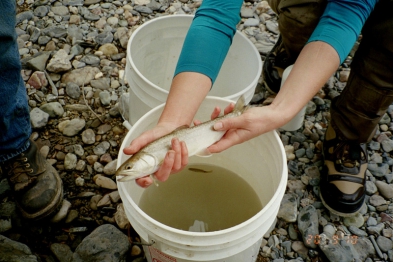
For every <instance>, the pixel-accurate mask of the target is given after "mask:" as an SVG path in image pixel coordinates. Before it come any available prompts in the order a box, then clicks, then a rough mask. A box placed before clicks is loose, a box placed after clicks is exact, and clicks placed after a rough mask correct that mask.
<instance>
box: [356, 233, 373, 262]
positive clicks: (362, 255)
mask: <svg viewBox="0 0 393 262" xmlns="http://www.w3.org/2000/svg"><path fill="white" fill-rule="evenodd" d="M352 241H353V242H352V244H353V247H354V248H355V249H356V250H357V253H358V254H359V259H360V261H365V259H366V258H367V257H374V256H375V249H374V247H373V244H372V243H371V241H370V240H369V239H368V238H366V237H358V238H357V239H356V238H354V237H353V238H352Z"/></svg>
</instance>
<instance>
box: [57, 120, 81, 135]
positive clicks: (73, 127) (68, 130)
mask: <svg viewBox="0 0 393 262" xmlns="http://www.w3.org/2000/svg"><path fill="white" fill-rule="evenodd" d="M85 125H86V121H85V120H84V119H79V118H74V119H72V120H71V121H70V122H68V123H67V124H66V126H65V127H64V130H63V135H65V136H75V135H77V134H78V133H79V132H80V131H81V130H82V129H83V128H85Z"/></svg>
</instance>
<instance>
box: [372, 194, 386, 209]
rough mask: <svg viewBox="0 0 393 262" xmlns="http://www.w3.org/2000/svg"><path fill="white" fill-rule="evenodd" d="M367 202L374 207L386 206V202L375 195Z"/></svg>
mask: <svg viewBox="0 0 393 262" xmlns="http://www.w3.org/2000/svg"><path fill="white" fill-rule="evenodd" d="M369 201H370V204H371V205H373V206H375V207H377V206H380V205H384V204H386V200H385V199H384V198H383V197H382V196H380V195H376V194H375V195H372V196H371V197H370V200H369Z"/></svg>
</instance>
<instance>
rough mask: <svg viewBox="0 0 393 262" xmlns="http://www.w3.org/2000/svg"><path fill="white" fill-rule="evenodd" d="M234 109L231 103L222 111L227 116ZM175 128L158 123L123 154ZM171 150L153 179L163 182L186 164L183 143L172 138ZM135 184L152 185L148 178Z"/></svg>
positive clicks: (215, 111) (137, 148)
mask: <svg viewBox="0 0 393 262" xmlns="http://www.w3.org/2000/svg"><path fill="white" fill-rule="evenodd" d="M233 108H234V104H233V103H231V104H230V105H228V106H227V107H226V108H225V109H224V113H225V114H227V113H229V112H231V111H232V110H233ZM220 112H221V109H220V108H219V107H215V108H214V110H213V112H212V114H211V119H214V118H216V117H218V116H219V114H220ZM200 123H201V121H199V120H195V121H194V125H199V124H200ZM174 129H175V126H173V125H172V124H166V123H160V124H158V125H157V126H155V127H154V128H153V129H151V130H148V131H145V132H144V133H142V134H141V135H140V136H139V137H137V138H136V139H134V140H133V141H132V142H131V144H130V145H129V146H128V147H126V148H124V153H125V154H127V155H132V154H135V153H136V152H138V151H139V150H140V149H142V148H143V147H144V146H145V145H147V144H148V143H150V142H152V141H154V140H156V139H158V138H160V137H162V136H164V135H166V134H168V133H170V132H172V131H173V130H174ZM171 147H172V148H171V150H169V151H168V153H167V154H166V156H165V159H164V161H163V163H162V165H161V166H160V168H159V169H158V170H157V171H156V172H155V173H154V175H155V177H156V178H157V179H158V180H159V181H165V180H167V179H168V177H169V175H171V174H174V173H177V172H179V171H181V170H182V169H183V168H184V167H185V166H186V165H187V164H188V150H187V146H186V144H185V143H184V142H183V141H179V139H177V138H174V139H172V141H171ZM136 183H137V184H138V185H139V186H141V187H148V186H150V185H151V184H152V183H153V180H152V179H151V178H150V177H149V176H146V177H143V178H139V179H137V180H136Z"/></svg>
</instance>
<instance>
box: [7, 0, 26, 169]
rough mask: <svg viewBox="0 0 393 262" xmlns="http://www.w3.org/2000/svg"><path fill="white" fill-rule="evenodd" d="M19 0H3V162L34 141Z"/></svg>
mask: <svg viewBox="0 0 393 262" xmlns="http://www.w3.org/2000/svg"><path fill="white" fill-rule="evenodd" d="M15 2H16V1H15V0H1V1H0V10H1V15H0V162H4V161H6V160H9V159H11V158H12V157H15V156H17V155H18V154H20V153H21V152H23V151H25V150H26V149H27V148H28V146H29V145H30V144H29V137H30V134H31V125H30V113H29V107H28V102H27V94H26V88H25V86H24V82H23V79H22V77H21V74H20V71H21V63H20V58H19V51H18V45H17V42H16V39H17V36H16V32H15V23H16V22H15V15H16V11H15V10H16V6H15Z"/></svg>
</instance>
